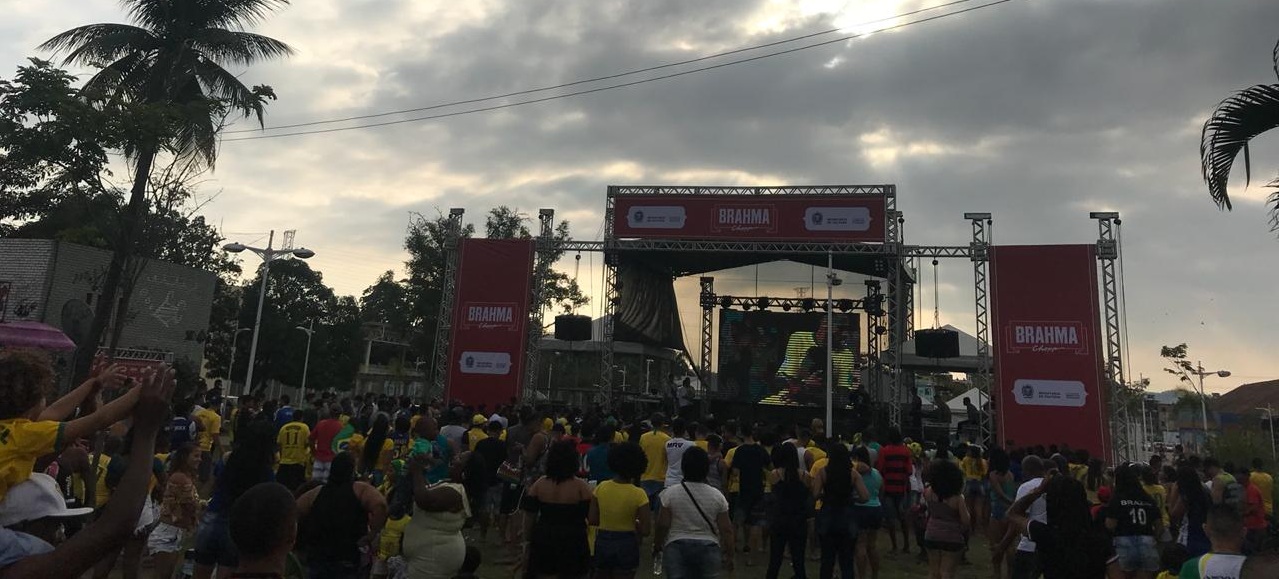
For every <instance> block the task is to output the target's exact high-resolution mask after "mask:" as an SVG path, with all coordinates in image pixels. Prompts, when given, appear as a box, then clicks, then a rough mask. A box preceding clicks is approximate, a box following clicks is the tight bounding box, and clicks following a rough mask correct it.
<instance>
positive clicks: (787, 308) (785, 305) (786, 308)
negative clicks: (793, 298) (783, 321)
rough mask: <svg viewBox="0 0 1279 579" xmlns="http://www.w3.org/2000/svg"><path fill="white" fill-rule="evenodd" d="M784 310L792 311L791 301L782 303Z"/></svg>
mask: <svg viewBox="0 0 1279 579" xmlns="http://www.w3.org/2000/svg"><path fill="white" fill-rule="evenodd" d="M782 311H783V312H789V311H790V303H789V302H787V303H784V304H782Z"/></svg>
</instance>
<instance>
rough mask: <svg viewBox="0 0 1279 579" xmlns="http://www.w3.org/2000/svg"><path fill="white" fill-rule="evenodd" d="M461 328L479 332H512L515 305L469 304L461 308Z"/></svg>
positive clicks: (514, 326)
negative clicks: (473, 329) (478, 330)
mask: <svg viewBox="0 0 1279 579" xmlns="http://www.w3.org/2000/svg"><path fill="white" fill-rule="evenodd" d="M462 327H463V328H475V329H480V330H499V329H500V330H514V329H515V328H516V323H515V304H513V303H479V302H471V303H467V304H464V305H463V306H462Z"/></svg>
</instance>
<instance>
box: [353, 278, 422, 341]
mask: <svg viewBox="0 0 1279 579" xmlns="http://www.w3.org/2000/svg"><path fill="white" fill-rule="evenodd" d="M409 305H410V304H409V292H408V288H407V287H406V284H405V283H404V282H403V281H400V280H396V279H395V272H393V271H390V270H387V271H386V272H383V273H382V275H381V276H378V278H377V281H376V282H374V283H373V285H371V286H369V287H368V288H367V289H365V290H364V295H363V297H361V298H360V319H361V320H363V321H365V322H373V323H379V324H386V325H387V326H389V327H390V328H391V329H392V330H395V331H397V332H403V331H405V330H408V329H409V327H410V320H409Z"/></svg>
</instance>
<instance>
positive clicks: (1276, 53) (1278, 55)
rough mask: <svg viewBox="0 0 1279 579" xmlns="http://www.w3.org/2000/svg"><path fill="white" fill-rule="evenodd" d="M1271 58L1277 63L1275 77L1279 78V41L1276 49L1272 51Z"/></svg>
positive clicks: (1276, 43)
mask: <svg viewBox="0 0 1279 579" xmlns="http://www.w3.org/2000/svg"><path fill="white" fill-rule="evenodd" d="M1270 59H1271V60H1273V61H1274V63H1275V78H1279V42H1275V50H1274V52H1271V53H1270Z"/></svg>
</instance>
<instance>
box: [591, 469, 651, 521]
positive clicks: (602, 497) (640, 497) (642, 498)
mask: <svg viewBox="0 0 1279 579" xmlns="http://www.w3.org/2000/svg"><path fill="white" fill-rule="evenodd" d="M595 500H596V501H598V502H599V505H600V527H599V528H600V530H601V531H618V532H622V533H627V532H634V531H635V511H636V510H637V509H639V508H641V507H644V506H647V505H648V495H647V494H646V493H645V492H644V489H641V488H639V487H637V486H635V485H632V484H621V483H618V482H614V481H611V480H606V481H603V482H601V483H600V484H599V486H597V487H595Z"/></svg>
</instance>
